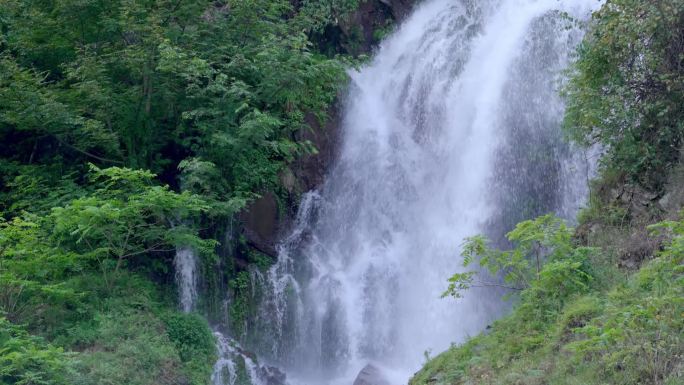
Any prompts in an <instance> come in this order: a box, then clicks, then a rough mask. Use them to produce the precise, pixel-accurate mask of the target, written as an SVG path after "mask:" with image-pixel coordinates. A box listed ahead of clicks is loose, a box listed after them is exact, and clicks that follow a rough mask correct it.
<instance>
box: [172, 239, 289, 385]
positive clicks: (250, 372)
mask: <svg viewBox="0 0 684 385" xmlns="http://www.w3.org/2000/svg"><path fill="white" fill-rule="evenodd" d="M197 261H198V258H197V255H196V253H195V251H194V250H192V249H191V248H188V247H180V248H178V249H177V250H176V257H175V258H174V266H175V268H176V282H177V285H178V299H179V306H180V309H181V311H183V312H184V313H190V312H192V311H195V310H196V302H197V281H198V270H197ZM214 337H215V338H216V352H217V354H218V359H217V361H216V363H215V364H214V368H213V372H212V375H211V382H212V384H213V385H265V383H264V381H263V380H262V379H263V378H275V379H276V380H280V382H279V384H283V385H284V384H285V379H284V375H282V373H280V372H279V371H277V370H275V369H273V368H270V367H265V366H263V367H261V366H259V365H258V364H257V363H256V362H255V360H254V359H252V358H250V356H249V355H248V354H247V353H246V352H245V351H244V350H243V349H242V348H241V347H240V345H239V344H238V343H237V342H236V341H234V340H232V339H231V338H229V337H226V336H225V335H224V334H223V333H221V332H220V331H218V330H216V328H215V330H214ZM269 383H274V382H269ZM275 383H278V382H275Z"/></svg>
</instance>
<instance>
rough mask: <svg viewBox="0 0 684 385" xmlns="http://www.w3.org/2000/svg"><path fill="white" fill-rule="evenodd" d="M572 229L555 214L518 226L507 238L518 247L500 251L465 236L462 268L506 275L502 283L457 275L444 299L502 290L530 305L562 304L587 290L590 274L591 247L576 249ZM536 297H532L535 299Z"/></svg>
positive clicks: (482, 240)
mask: <svg viewBox="0 0 684 385" xmlns="http://www.w3.org/2000/svg"><path fill="white" fill-rule="evenodd" d="M572 233H573V230H572V229H571V228H569V227H567V225H566V224H565V223H564V222H563V221H562V220H560V219H558V218H556V217H554V216H553V215H545V216H542V217H539V218H537V219H534V220H528V221H524V222H521V223H519V224H518V225H517V226H516V227H515V229H514V230H513V231H511V232H510V233H508V234H507V238H508V240H509V241H510V242H511V243H513V245H514V246H515V247H514V248H512V249H511V250H497V249H492V248H490V247H488V246H487V243H488V241H487V239H486V238H484V237H483V236H474V237H470V238H467V239H466V241H465V243H464V245H463V251H462V256H463V266H464V267H466V268H467V267H468V266H470V265H471V264H473V263H474V262H477V263H478V264H479V265H480V266H481V267H482V268H484V269H486V271H487V272H488V273H489V274H491V275H493V276H497V275H498V274H501V275H503V281H504V283H503V284H500V283H498V282H496V281H494V282H486V281H481V280H477V279H476V277H477V276H478V272H477V271H467V272H463V273H456V274H454V275H453V276H452V277H451V278H449V286H448V288H447V290H446V291H445V292H444V294H442V296H443V297H446V296H454V297H460V296H461V295H462V294H461V293H462V291H464V290H467V289H468V288H470V287H472V286H479V287H483V286H484V287H487V286H489V287H504V288H507V289H512V290H517V291H522V290H524V292H523V298H525V299H527V300H526V301H525V303H526V304H539V305H541V304H545V305H546V306H544V307H543V309H542V310H543V312H548V311H549V309H548V306H552V305H553V306H562V304H563V301H564V300H565V299H566V298H567V297H569V296H570V295H572V294H575V293H578V292H582V291H584V290H586V289H587V288H588V285H589V283H590V281H591V280H592V272H591V268H590V266H589V264H588V263H587V262H588V256H589V254H590V253H591V252H593V251H594V250H593V249H590V248H586V247H576V246H575V245H573V242H572ZM532 298H534V299H532Z"/></svg>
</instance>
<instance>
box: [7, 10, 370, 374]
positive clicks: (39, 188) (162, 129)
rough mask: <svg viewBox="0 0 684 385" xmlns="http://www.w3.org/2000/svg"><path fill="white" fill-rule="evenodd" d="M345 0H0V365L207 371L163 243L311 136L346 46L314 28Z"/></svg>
mask: <svg viewBox="0 0 684 385" xmlns="http://www.w3.org/2000/svg"><path fill="white" fill-rule="evenodd" d="M356 6H357V2H356V1H353V0H343V1H338V0H329V1H307V0H304V1H297V2H291V1H289V0H226V1H182V0H85V1H84V0H3V1H0V383H1V384H27V385H28V384H124V383H125V384H152V383H154V384H190V383H192V384H204V383H207V381H208V379H209V374H210V370H211V365H212V363H213V362H214V357H215V354H216V353H215V348H214V341H213V336H212V335H211V333H210V330H209V328H208V325H207V323H206V321H204V320H203V319H202V318H201V317H199V316H197V315H186V314H181V313H179V312H178V311H177V310H176V309H177V306H176V304H175V303H176V298H175V294H174V293H175V289H174V286H173V285H174V283H173V269H172V258H173V254H174V250H175V249H176V248H177V247H180V246H184V247H185V246H187V247H192V248H193V249H195V250H197V251H198V252H199V253H200V254H201V256H202V257H204V258H205V259H207V260H211V259H212V258H215V257H216V253H215V250H216V246H217V245H216V243H215V241H211V240H208V239H211V234H210V233H209V230H208V229H210V228H211V226H212V225H213V224H215V223H219V222H220V220H222V219H225V218H231V217H233V216H234V215H235V214H236V213H238V212H239V211H240V210H242V209H243V208H244V207H245V205H246V204H247V203H248V202H249V201H250V200H252V199H254V198H255V197H257V196H258V195H259V194H260V193H262V192H263V191H267V190H274V189H276V188H277V184H278V176H279V173H280V172H281V170H282V169H283V167H285V166H286V165H287V164H288V163H290V162H292V161H294V160H295V159H296V158H297V157H300V156H302V155H304V154H308V153H312V152H315V151H316V149H315V148H313V146H312V144H311V143H309V142H306V141H303V142H302V141H298V140H296V138H297V137H298V136H297V133H298V132H299V131H302V130H306V129H309V128H308V126H307V124H306V122H307V121H311V120H312V119H313V120H316V119H318V120H319V121H324V120H325V119H326V118H327V117H326V114H327V111H328V109H329V106H330V104H331V103H332V102H333V100H334V98H335V97H336V94H337V92H338V89H339V87H340V86H342V85H343V84H344V82H345V79H346V75H345V73H344V67H345V65H346V64H347V63H343V62H342V59H341V58H339V57H333V56H330V55H327V56H326V55H324V54H323V52H338V51H342V50H341V49H339V48H335V47H333V48H334V49H331V47H329V46H326V44H327V43H326V42H325V41H323V40H321V39H318V40H316V39H315V37H320V36H321V35H322V33H323V31H324V30H325V29H326V28H330V27H331V26H332V25H335V24H336V23H338V20H342V19H343V17H344V15H346V14H347V13H348V12H350V11H353V10H354V8H355V7H356ZM345 60H346V59H345ZM205 238H206V239H205Z"/></svg>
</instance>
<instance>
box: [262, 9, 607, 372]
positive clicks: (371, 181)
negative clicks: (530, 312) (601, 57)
mask: <svg viewBox="0 0 684 385" xmlns="http://www.w3.org/2000/svg"><path fill="white" fill-rule="evenodd" d="M599 5H600V2H599V1H597V0H505V1H504V0H501V1H497V0H478V1H476V0H429V1H426V2H424V3H422V4H421V5H420V6H419V7H418V8H417V9H416V10H415V12H414V13H413V15H411V16H410V17H409V19H408V20H406V21H405V22H404V23H403V24H402V25H401V26H400V27H399V28H398V30H397V31H396V32H395V33H394V34H393V35H392V36H391V37H390V38H388V39H387V40H386V41H385V42H384V43H383V44H382V46H381V47H380V48H379V50H378V52H377V54H376V56H375V58H374V60H373V61H372V62H371V63H370V64H368V65H367V66H365V67H364V68H362V69H361V70H359V71H352V72H350V76H351V85H350V89H349V91H348V95H347V97H346V103H345V105H344V118H343V122H342V125H343V134H342V136H343V137H342V138H341V150H340V155H339V158H338V159H337V161H336V163H335V165H334V167H333V168H332V169H331V170H330V172H329V174H328V176H327V178H326V182H325V184H324V185H323V186H322V187H321V188H320V190H319V191H316V192H312V193H309V194H306V195H305V196H304V199H303V201H302V204H301V208H300V212H299V216H298V218H297V223H296V225H295V228H294V230H293V232H292V233H291V234H290V236H288V237H286V238H285V239H284V240H283V241H282V243H281V245H280V249H279V259H278V262H277V263H276V264H275V265H274V266H273V267H272V268H271V270H270V271H269V274H268V276H267V278H268V279H267V286H268V287H267V289H268V290H270V295H268V296H265V297H267V298H266V299H265V300H264V301H262V303H261V304H260V305H259V306H260V313H259V314H260V317H259V320H258V321H257V322H255V324H254V325H250V326H251V327H254V328H257V330H258V332H259V333H260V335H262V336H265V337H264V338H263V339H264V340H267V341H268V342H267V343H264V344H261V346H253V347H252V346H250V347H249V348H250V349H252V350H255V351H256V352H257V353H258V354H259V356H260V358H263V359H266V360H268V361H269V362H270V363H272V364H274V365H278V366H280V367H282V368H284V369H286V370H287V371H288V378H291V379H292V382H293V383H303V384H309V385H323V384H345V385H351V383H352V382H353V380H354V377H355V375H356V374H357V373H358V372H359V370H360V369H361V368H362V367H364V366H365V365H366V364H368V363H372V364H373V365H375V366H376V367H379V368H383V369H384V371H385V374H386V376H387V377H388V379H389V380H390V381H391V382H392V383H393V384H399V383H402V382H403V383H406V381H407V379H408V378H409V376H410V375H411V373H413V372H414V371H415V370H417V369H418V368H419V366H420V364H421V363H422V362H423V360H424V358H423V357H424V354H425V353H427V352H435V353H436V352H439V351H442V350H444V349H446V348H448V347H449V345H450V344H451V343H458V342H462V341H463V340H464V339H466V338H467V337H469V336H472V335H475V334H477V333H478V332H480V331H481V330H483V328H484V327H485V326H486V325H487V324H488V323H489V322H491V320H492V319H494V318H496V317H497V316H499V315H500V314H501V313H502V311H503V309H505V304H504V303H503V302H502V300H501V299H500V295H501V293H493V292H489V291H487V290H485V289H477V290H476V289H473V291H471V292H469V293H467V295H466V296H465V297H464V298H461V299H458V300H457V299H450V300H447V299H440V294H441V293H442V291H443V290H444V289H445V286H446V279H447V277H449V276H450V275H451V274H453V273H454V272H456V271H458V270H459V266H460V258H459V245H460V244H461V241H462V239H463V238H464V237H467V236H471V235H474V234H478V233H486V234H488V235H489V236H490V237H492V239H494V240H501V239H503V237H502V234H504V233H505V231H507V230H510V228H511V226H512V225H514V224H515V223H516V222H517V221H519V220H522V219H526V218H530V217H532V216H536V215H540V214H544V213H547V212H556V213H558V214H559V215H564V216H566V217H568V218H570V217H572V216H573V215H574V214H575V213H576V211H577V209H578V208H579V205H580V204H581V203H582V202H583V200H584V198H585V196H586V189H587V186H586V180H587V172H588V171H587V169H588V167H587V164H586V161H585V160H584V157H583V156H582V154H581V153H578V152H577V151H576V150H575V149H573V148H571V147H570V146H569V145H568V144H566V143H564V141H563V138H562V134H561V132H560V124H561V120H562V116H563V103H562V100H561V99H560V97H559V96H558V88H559V86H560V85H561V83H562V79H563V76H562V74H563V70H564V69H565V68H566V67H567V65H568V63H569V62H570V61H571V53H572V52H573V50H574V47H576V45H577V44H578V43H579V41H580V39H581V37H582V32H581V28H579V27H578V24H579V23H578V22H577V20H587V18H588V16H589V14H590V12H591V11H592V10H593V9H595V8H597V7H598V6H599Z"/></svg>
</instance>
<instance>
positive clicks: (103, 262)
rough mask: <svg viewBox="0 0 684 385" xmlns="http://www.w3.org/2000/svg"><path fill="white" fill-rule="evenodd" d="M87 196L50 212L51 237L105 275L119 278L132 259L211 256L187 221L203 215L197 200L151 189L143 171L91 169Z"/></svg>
mask: <svg viewBox="0 0 684 385" xmlns="http://www.w3.org/2000/svg"><path fill="white" fill-rule="evenodd" d="M92 172H93V173H92V178H91V179H92V185H94V186H96V188H95V191H94V193H93V194H92V195H89V196H86V197H83V198H79V199H76V200H74V201H72V202H71V203H69V204H68V205H67V206H66V207H57V208H54V209H53V212H52V215H51V219H52V220H54V231H53V236H54V238H55V239H56V240H57V241H58V242H59V244H60V246H62V247H64V248H66V249H67V250H72V251H73V252H76V253H79V254H80V255H82V256H83V257H85V258H87V259H90V260H94V261H97V262H98V264H99V265H100V268H101V270H102V272H103V274H104V276H103V278H104V279H105V280H107V279H108V276H107V274H109V273H110V270H112V266H110V265H112V263H113V264H114V268H113V273H115V274H116V273H118V272H119V270H120V268H121V267H122V265H123V264H124V263H125V262H126V261H127V260H129V259H131V258H134V257H136V256H149V255H150V254H153V253H158V252H163V251H167V252H168V251H172V250H174V249H175V248H176V247H180V246H191V247H193V248H195V249H197V250H201V251H203V252H204V253H205V254H208V255H211V254H213V246H214V242H211V241H206V240H202V239H200V238H199V237H198V236H197V232H196V230H195V229H193V228H191V227H189V226H187V225H186V224H185V223H186V222H187V221H192V220H193V219H196V218H199V215H200V214H201V213H202V212H205V211H207V210H208V208H209V206H207V205H206V204H205V203H204V201H203V200H202V199H200V198H199V197H198V196H195V195H192V194H190V193H187V192H183V193H180V194H179V193H175V192H173V191H171V190H170V189H169V188H168V187H161V186H154V185H153V184H152V178H153V177H154V175H153V174H151V173H150V172H148V171H134V170H130V169H124V168H118V167H112V168H108V169H104V170H103V169H99V168H97V167H95V166H92Z"/></svg>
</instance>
